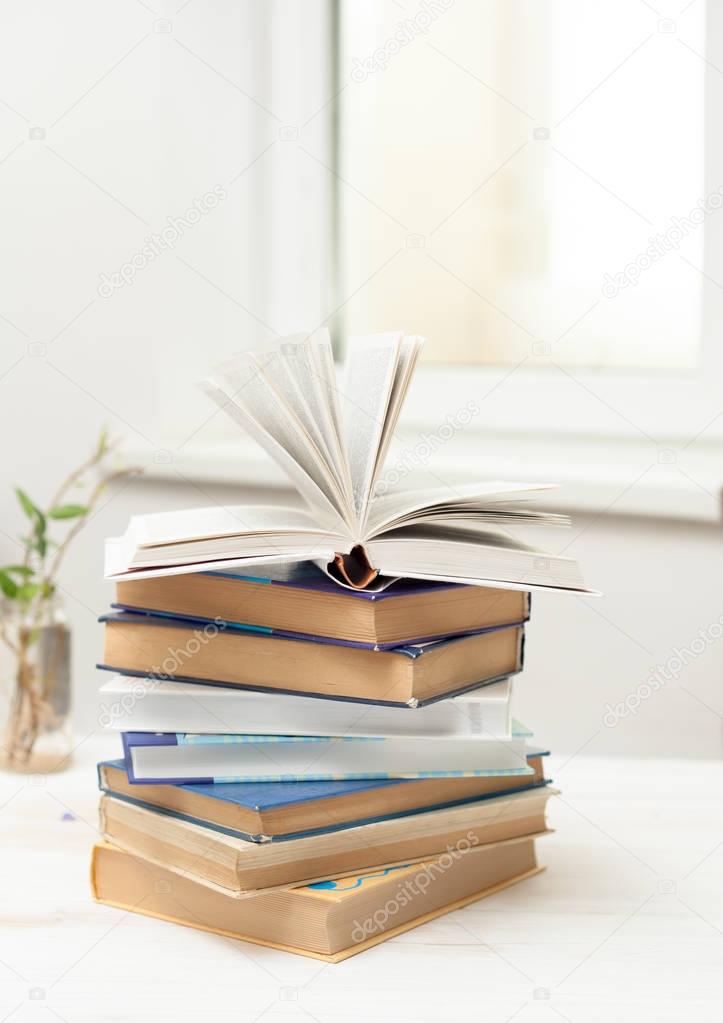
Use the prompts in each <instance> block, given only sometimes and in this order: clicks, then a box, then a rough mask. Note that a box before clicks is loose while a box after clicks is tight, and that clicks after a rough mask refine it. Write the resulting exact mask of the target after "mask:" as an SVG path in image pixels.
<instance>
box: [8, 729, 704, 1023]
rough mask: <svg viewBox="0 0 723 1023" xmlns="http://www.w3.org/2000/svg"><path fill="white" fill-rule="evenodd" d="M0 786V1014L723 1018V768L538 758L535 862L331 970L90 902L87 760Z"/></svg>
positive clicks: (41, 1017)
mask: <svg viewBox="0 0 723 1023" xmlns="http://www.w3.org/2000/svg"><path fill="white" fill-rule="evenodd" d="M103 755H106V756H108V755H111V756H113V755H117V751H116V746H115V742H114V743H113V745H112V746H110V745H109V742H108V740H105V741H103V740H99V739H96V738H91V739H88V740H85V741H83V742H82V743H81V745H80V747H79V748H78V750H77V753H76V757H75V762H74V765H73V767H72V769H70V770H68V771H67V772H65V773H63V774H59V775H49V776H47V777H45V778H26V777H23V776H17V775H7V774H6V775H1V776H0V848H1V849H2V868H3V869H2V875H1V877H0V885H1V889H0V960H1V962H0V1023H4V1021H5V1020H8V1019H9V1020H12V1023H21V1021H24V1020H28V1021H31V1020H32V1021H36V1020H37V1021H44V1023H51V1021H52V1020H55V1019H59V1020H61V1021H63V1020H64V1021H66V1023H80V1021H93V1023H97V1021H99V1020H136V1019H137V1020H143V1021H147V1020H160V1021H169V1023H170V1021H174V1023H177V1021H185V1020H203V1021H205V1020H221V1021H226V1020H228V1021H231V1020H233V1021H236V1023H244V1021H249V1023H251V1021H255V1020H263V1021H264V1023H272V1021H273V1020H281V1019H284V1020H286V1021H288V1020H289V1019H290V1018H291V1017H296V1018H298V1019H305V1020H317V1021H319V1023H327V1021H331V1020H344V1021H355V1020H364V1021H368V1020H373V1021H375V1023H383V1021H387V1020H389V1021H392V1020H394V1021H407V1020H409V1021H410V1023H411V1021H415V1023H416V1021H427V1020H428V1021H437V1020H448V1019H449V1020H464V1019H467V1018H469V1019H470V1020H471V1019H475V1020H484V1021H485V1023H498V1021H499V1023H506V1021H508V1020H512V1019H514V1020H515V1021H516V1023H526V1021H532V1020H535V1021H537V1020H540V1021H546V1023H553V1021H555V1020H569V1021H570V1023H588V1021H590V1023H592V1021H596V1023H597V1021H603V1020H604V1021H605V1023H609V1021H612V1020H614V1021H623V1023H625V1021H631V1023H632V1021H635V1023H643V1021H648V1020H655V1021H656V1023H668V1021H670V1023H673V1021H675V1023H678V1021H683V1020H685V1021H690V1023H708V1021H711V1023H712V1021H715V1023H720V1021H721V1020H722V1019H723V812H722V811H723V763H721V762H711V761H702V760H701V761H690V760H688V761H684V760H677V761H676V760H669V761H661V760H624V759H619V760H618V759H616V760H613V759H610V760H600V759H594V758H587V757H585V756H584V755H582V754H579V755H577V756H575V757H573V758H572V759H571V760H568V761H565V759H564V758H558V760H557V761H555V760H554V759H552V760H551V764H550V766H551V771H550V773H551V774H552V776H553V777H554V779H555V781H556V783H557V785H558V786H559V787H560V788H561V789H562V795H561V796H560V797H557V798H556V799H555V800H554V801H553V804H552V808H551V813H550V818H551V824H552V826H553V827H555V828H556V829H557V831H556V834H554V835H552V836H550V837H548V838H546V839H545V840H543V841H542V842H541V843H540V847H539V854H540V860H541V862H543V863H545V864H546V865H547V868H548V869H547V870H546V871H545V872H544V873H543V874H541V875H539V876H538V877H536V878H533V879H532V880H530V881H527V882H526V883H524V884H521V885H518V886H516V887H513V888H511V889H509V890H507V891H504V892H501V893H499V894H497V895H493V896H491V897H489V898H487V899H484V900H482V901H480V902H478V903H476V904H474V905H471V906H468V907H467V908H465V909H462V910H459V911H457V912H455V913H452V914H449V915H447V916H444V917H441V918H439V919H438V920H435V921H433V922H431V923H428V924H426V925H425V926H423V927H420V928H417V929H415V930H412V931H409V932H408V933H406V934H404V935H402V936H400V937H398V938H396V939H393V940H391V941H389V942H385V943H383V944H381V945H379V946H377V947H376V948H373V949H371V950H369V951H367V952H365V953H363V954H361V955H359V956H355V957H353V958H352V959H349V960H347V961H346V962H344V963H340V964H338V965H328V964H324V963H320V962H317V961H315V960H312V959H306V958H303V957H301V956H295V955H289V954H284V953H281V952H276V951H274V950H271V949H265V948H261V947H258V946H254V945H249V944H245V943H242V942H238V941H234V940H231V939H227V938H223V937H218V936H215V935H210V934H205V933H201V932H199V931H193V930H189V929H187V928H183V927H177V926H174V925H172V924H167V923H163V922H161V921H158V920H152V919H148V918H145V917H141V916H134V915H132V914H126V913H123V912H120V911H118V910H114V909H110V908H106V907H103V906H98V905H96V904H94V903H93V902H92V901H91V898H90V893H89V885H88V864H89V853H90V846H91V844H92V842H93V840H94V839H95V838H96V831H95V827H96V803H97V791H96V781H95V761H96V760H97V759H98V758H100V757H102V756H103Z"/></svg>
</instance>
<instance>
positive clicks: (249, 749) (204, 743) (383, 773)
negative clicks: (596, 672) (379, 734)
mask: <svg viewBox="0 0 723 1023" xmlns="http://www.w3.org/2000/svg"><path fill="white" fill-rule="evenodd" d="M529 734H530V733H529V732H527V731H526V730H522V729H520V731H518V732H515V730H514V729H513V738H512V739H511V740H509V741H500V740H497V739H480V738H478V737H475V738H473V739H467V738H455V739H450V740H446V739H406V738H405V739H381V738H376V737H368V736H367V737H361V736H296V735H270V736H262V735H198V734H190V735H189V734H187V733H151V732H122V733H121V738H122V742H123V752H124V758H125V764H126V769H127V772H128V779H129V781H131V782H132V783H134V784H136V783H146V784H150V783H153V784H174V783H179V782H185V783H197V784H203V783H206V784H208V783H218V782H243V781H250V782H278V781H334V780H354V779H363V778H415V779H419V778H459V777H507V776H512V775H530V774H532V773H533V771H532V768H530V767H529V766H528V765H527V762H526V756H527V752H526V749H525V738H527V737H529ZM372 746H373V747H374V748H373V749H370V747H372ZM164 772H165V773H164Z"/></svg>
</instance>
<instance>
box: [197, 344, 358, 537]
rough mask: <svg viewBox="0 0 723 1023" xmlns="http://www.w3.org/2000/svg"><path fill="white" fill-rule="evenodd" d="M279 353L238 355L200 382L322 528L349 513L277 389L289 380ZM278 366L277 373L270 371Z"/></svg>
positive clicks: (309, 438) (301, 425) (289, 403)
mask: <svg viewBox="0 0 723 1023" xmlns="http://www.w3.org/2000/svg"><path fill="white" fill-rule="evenodd" d="M284 363H285V359H284V356H283V354H282V353H281V351H280V350H278V349H277V350H272V351H271V352H266V353H264V354H263V355H261V356H258V357H256V356H254V355H253V354H252V355H250V356H237V357H236V359H234V360H232V361H230V362H227V363H224V364H223V365H222V366H219V367H218V368H217V369H216V370H215V371H214V373H213V374H212V376H211V377H209V378H208V379H207V380H206V381H204V384H203V386H204V389H205V390H206V393H207V394H209V396H210V397H211V398H212V399H213V400H214V401H215V402H216V403H217V404H218V405H219V407H220V408H222V409H224V411H225V412H227V413H228V414H229V415H230V416H231V417H232V418H233V419H235V420H236V422H238V423H239V424H240V425H241V426H242V427H243V428H244V429H245V430H246V431H247V432H248V433H249V434H251V436H252V437H253V438H254V439H255V440H256V441H257V442H258V443H259V444H260V445H261V446H262V447H263V448H264V449H265V450H266V451H267V452H268V454H269V455H270V456H271V457H272V458H273V459H274V461H276V462H277V464H278V465H279V466H280V467H281V468H282V469H283V470H284V471H285V472H286V474H287V475H288V476H289V478H290V479H291V480H292V482H293V483H294V485H295V486H296V488H297V490H298V491H299V493H300V494H301V496H302V497H303V498H304V499H305V500H306V501H307V502H308V504H309V506H310V507H311V508H312V509H313V510H314V511H315V513H316V514H317V516H318V518H319V520H320V522H321V523H322V524H324V525H334V524H336V522H337V521H338V520H339V519H341V520H342V523H346V524H347V527H348V528H349V527H350V523H349V519H350V513H349V510H348V508H347V505H346V501H345V498H344V495H343V494H342V493H341V490H340V486H339V483H338V481H337V474H336V473H334V472H332V471H330V469H329V466H328V464H327V463H326V461H325V459H324V454H323V453H322V451H320V450H319V447H318V446H317V444H316V442H315V440H314V438H313V437H312V436H311V435H310V433H309V432H308V430H307V429H306V427H305V426H304V423H303V422H302V420H301V419H300V418H299V416H298V415H297V414H296V413H295V411H294V408H293V407H292V400H293V399H292V400H289V399H288V398H287V396H286V395H285V394H284V393H283V391H282V390H280V389H279V388H280V385H281V386H283V385H282V384H281V381H283V380H287V381H288V379H289V378H288V374H287V372H286V368H287V367H286V366H285V365H284ZM274 366H275V367H276V368H275V370H274V369H273V367H274Z"/></svg>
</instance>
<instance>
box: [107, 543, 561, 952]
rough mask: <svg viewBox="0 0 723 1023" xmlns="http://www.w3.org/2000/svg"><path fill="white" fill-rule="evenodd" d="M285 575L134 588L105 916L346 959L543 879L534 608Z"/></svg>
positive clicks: (511, 597)
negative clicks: (519, 679)
mask: <svg viewBox="0 0 723 1023" xmlns="http://www.w3.org/2000/svg"><path fill="white" fill-rule="evenodd" d="M268 572H269V574H268V575H267V577H266V578H259V577H253V578H250V577H248V576H244V575H241V574H239V573H234V572H229V571H227V572H221V573H217V572H209V573H197V574H194V575H183V576H170V577H166V578H154V579H138V580H136V579H132V580H127V581H121V582H119V583H118V584H117V587H116V604H115V610H114V611H113V612H112V613H110V614H108V615H106V616H104V621H105V653H104V664H103V665H102V667H104V668H107V669H108V670H109V671H112V672H114V673H116V674H114V675H113V677H111V678H110V680H109V681H107V682H106V683H105V684H104V685H103V686H102V688H101V691H100V700H101V702H100V718H99V719H100V721H101V723H102V725H103V726H104V727H105V728H106V729H108V730H110V731H116V732H119V733H120V737H121V739H122V746H123V753H124V756H123V759H122V760H117V761H110V762H107V763H102V764H100V765H99V782H100V788H101V791H102V797H101V804H100V817H101V825H102V832H103V836H104V839H105V843H104V844H102V845H99V846H98V847H97V848H96V850H95V854H94V867H93V879H94V881H93V883H94V887H95V893H96V896H97V898H98V899H99V900H100V901H102V902H106V903H109V904H112V905H115V906H121V907H123V908H124V909H129V908H133V909H137V910H138V912H141V913H148V914H150V915H153V916H161V917H164V918H169V919H173V920H176V921H178V922H181V923H185V924H189V925H192V926H197V927H202V928H208V929H211V930H216V931H222V932H224V933H227V934H234V935H236V936H238V937H241V938H244V939H246V940H250V941H256V942H260V943H263V944H271V945H276V946H282V947H284V948H292V949H294V950H295V951H298V952H304V953H306V954H309V955H316V956H321V957H329V958H332V959H338V958H342V957H343V956H345V955H349V954H352V953H353V952H356V951H358V950H359V949H360V948H365V947H367V946H368V945H369V944H373V943H374V942H376V941H378V940H381V939H382V938H383V937H387V936H389V935H390V934H396V933H398V932H399V931H400V930H401V929H404V928H406V927H410V926H414V925H415V924H417V923H420V922H422V921H424V920H427V919H429V918H430V916H433V915H435V914H437V913H440V912H445V911H447V910H448V909H451V908H454V907H456V906H459V905H464V904H465V903H466V902H468V901H471V900H473V899H475V898H479V897H481V896H482V895H484V894H486V893H488V892H490V891H496V890H497V889H499V888H500V887H501V886H504V885H507V884H511V883H513V882H515V881H518V880H520V879H522V878H524V877H528V876H530V875H531V874H533V873H535V872H536V871H537V870H538V867H537V861H536V858H535V848H534V840H535V838H536V837H539V836H540V835H542V834H545V832H546V824H545V803H546V801H547V799H548V797H549V794H550V791H551V790H550V789H549V787H548V785H547V781H546V779H545V777H544V771H543V757H544V752H543V751H541V750H537V749H534V748H531V747H530V746H529V745H528V739H529V736H528V735H527V734H526V733H525V731H524V729H523V728H522V727H521V726H520V725H519V724H518V723H517V722H515V721H514V719H513V718H512V717H511V707H510V701H511V691H512V676H513V675H514V674H515V673H516V672H518V671H519V670H520V669H521V667H522V654H523V635H524V623H525V622H526V620H527V618H528V615H529V607H530V602H529V594H528V593H526V592H524V591H514V590H501V589H493V588H483V587H475V586H461V585H455V584H449V583H446V584H445V583H434V582H427V583H421V582H403V581H399V582H397V583H396V584H395V585H393V586H391V587H389V588H388V589H386V590H385V591H383V592H379V593H368V592H366V591H353V590H345V589H342V588H341V587H339V586H338V585H337V584H336V583H334V582H332V581H330V580H329V579H328V578H327V577H326V576H325V575H324V574H323V573H322V572H321V571H320V570H319V569H318V568H316V567H315V566H314V565H311V564H308V563H306V564H303V565H300V566H296V567H294V568H292V569H287V570H283V569H280V568H278V567H276V568H274V567H273V566H272V567H271V568H270V569H269V570H268Z"/></svg>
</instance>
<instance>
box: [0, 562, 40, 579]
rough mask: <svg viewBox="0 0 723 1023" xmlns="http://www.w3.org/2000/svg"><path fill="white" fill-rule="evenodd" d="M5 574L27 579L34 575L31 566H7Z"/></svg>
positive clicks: (4, 570)
mask: <svg viewBox="0 0 723 1023" xmlns="http://www.w3.org/2000/svg"><path fill="white" fill-rule="evenodd" d="M2 571H3V572H10V574H11V575H22V576H23V577H24V578H25V579H27V578H28V576H31V575H33V574H34V570H33V569H32V568H30V566H29V565H6V566H5V568H4V569H2Z"/></svg>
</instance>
